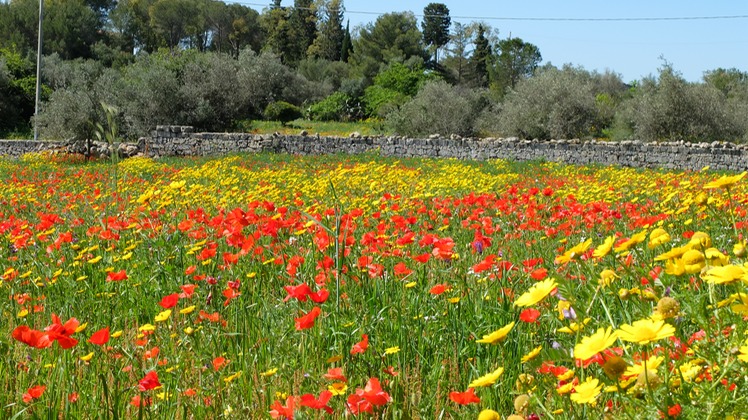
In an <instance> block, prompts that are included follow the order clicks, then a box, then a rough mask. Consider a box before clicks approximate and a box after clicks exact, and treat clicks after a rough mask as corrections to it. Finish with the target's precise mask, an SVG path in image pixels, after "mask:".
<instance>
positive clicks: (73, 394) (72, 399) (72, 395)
mask: <svg viewBox="0 0 748 420" xmlns="http://www.w3.org/2000/svg"><path fill="white" fill-rule="evenodd" d="M68 402H71V403H76V402H78V393H77V392H71V393H70V394H68Z"/></svg>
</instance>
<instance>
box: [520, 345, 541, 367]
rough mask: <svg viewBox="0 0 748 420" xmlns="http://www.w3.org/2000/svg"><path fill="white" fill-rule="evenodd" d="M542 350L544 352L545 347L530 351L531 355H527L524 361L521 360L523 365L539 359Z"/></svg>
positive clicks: (523, 358) (523, 357)
mask: <svg viewBox="0 0 748 420" xmlns="http://www.w3.org/2000/svg"><path fill="white" fill-rule="evenodd" d="M541 350H543V346H537V347H535V348H534V349H532V350H530V352H529V353H527V354H526V355H524V356H522V359H521V360H522V363H527V362H529V361H530V360H532V359H534V358H536V357H538V355H539V354H540V351H541Z"/></svg>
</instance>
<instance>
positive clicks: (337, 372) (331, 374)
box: [322, 367, 347, 382]
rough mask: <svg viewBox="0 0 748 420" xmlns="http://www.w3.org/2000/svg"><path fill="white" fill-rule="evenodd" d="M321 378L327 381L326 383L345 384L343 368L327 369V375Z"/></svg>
mask: <svg viewBox="0 0 748 420" xmlns="http://www.w3.org/2000/svg"><path fill="white" fill-rule="evenodd" d="M322 377H323V378H325V379H327V380H328V381H340V382H347V379H346V378H345V375H343V368H339V367H336V368H330V369H328V370H327V373H325V374H324V375H322Z"/></svg>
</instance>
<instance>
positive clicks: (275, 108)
mask: <svg viewBox="0 0 748 420" xmlns="http://www.w3.org/2000/svg"><path fill="white" fill-rule="evenodd" d="M263 115H265V119H266V120H270V121H280V122H281V124H283V125H286V123H288V122H290V121H293V120H295V119H297V118H301V109H299V107H298V106H296V105H293V104H289V103H288V102H283V101H278V102H271V103H270V104H268V106H267V107H266V108H265V112H264V113H263Z"/></svg>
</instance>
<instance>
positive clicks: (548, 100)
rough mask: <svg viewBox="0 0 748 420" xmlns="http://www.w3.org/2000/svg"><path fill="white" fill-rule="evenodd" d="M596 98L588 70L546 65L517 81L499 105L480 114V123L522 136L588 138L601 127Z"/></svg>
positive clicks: (593, 84) (490, 129)
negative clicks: (497, 110) (489, 111)
mask: <svg viewBox="0 0 748 420" xmlns="http://www.w3.org/2000/svg"><path fill="white" fill-rule="evenodd" d="M596 100H598V96H597V92H596V89H595V83H594V82H593V77H592V76H591V75H590V73H588V72H587V71H585V70H583V69H578V68H573V67H569V66H566V67H564V68H563V69H556V68H553V67H551V68H545V69H543V70H542V71H541V72H540V73H539V74H537V75H535V76H534V77H532V78H530V79H526V80H522V81H520V82H519V84H518V85H517V88H516V89H515V90H511V91H510V92H509V93H508V94H507V96H506V97H505V99H504V102H503V104H501V106H500V107H498V108H497V107H494V108H493V109H494V111H493V112H492V113H490V114H486V115H484V116H483V117H482V124H481V125H482V127H483V128H484V129H487V130H488V131H492V132H496V133H498V134H500V135H508V136H518V137H522V138H538V139H551V138H566V139H568V138H583V137H591V136H594V135H596V134H597V133H598V131H599V130H600V128H601V127H603V126H604V123H603V122H602V121H601V118H600V114H599V110H598V103H597V102H596ZM499 108H500V109H501V112H500V113H498V116H497V115H496V111H495V110H496V109H499Z"/></svg>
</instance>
